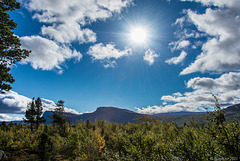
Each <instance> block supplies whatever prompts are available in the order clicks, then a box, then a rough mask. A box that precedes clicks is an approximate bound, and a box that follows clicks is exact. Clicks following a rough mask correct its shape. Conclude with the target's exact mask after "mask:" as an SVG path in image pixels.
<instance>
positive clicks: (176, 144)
mask: <svg viewBox="0 0 240 161" xmlns="http://www.w3.org/2000/svg"><path fill="white" fill-rule="evenodd" d="M30 105H31V103H30V104H29V108H30V107H31V106H30ZM61 105H62V104H60V105H59V108H58V109H57V111H55V113H54V114H53V116H52V119H53V122H52V124H51V125H44V124H39V126H37V125H36V124H32V126H31V125H30V124H29V122H28V124H13V123H10V124H8V125H7V124H6V123H4V122H3V123H2V124H1V126H0V149H1V150H3V151H4V152H5V153H6V155H7V157H8V158H7V159H6V160H11V161H36V160H39V161H61V160H66V161H67V160H70V161H74V160H76V161H78V160H79V161H80V160H106V161H108V160H109V161H111V160H112V161H116V160H136V161H148V160H154V161H155V160H156V161H159V160H239V159H240V124H239V121H237V120H228V121H226V119H225V111H224V110H223V109H221V108H220V106H219V104H218V102H217V101H216V107H215V111H210V112H208V114H207V115H205V119H206V120H207V123H205V124H200V123H198V122H197V121H194V120H192V121H191V122H190V123H187V124H184V126H178V125H177V124H176V123H175V122H170V123H167V122H166V121H164V120H163V121H159V120H156V119H155V118H152V117H139V118H137V123H125V124H118V123H113V122H105V121H103V120H95V122H90V121H89V120H88V121H85V122H82V121H79V122H78V124H75V125H71V124H69V123H68V121H67V119H66V116H65V115H62V113H61V112H60V111H61V109H60V107H64V106H61ZM29 108H28V109H29ZM54 115H55V116H54ZM59 120H60V121H59ZM26 122H27V121H26Z"/></svg>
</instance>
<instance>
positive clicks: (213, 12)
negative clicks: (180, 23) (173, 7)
mask: <svg viewBox="0 0 240 161" xmlns="http://www.w3.org/2000/svg"><path fill="white" fill-rule="evenodd" d="M192 1H193V0H192ZM195 1H196V2H200V3H202V4H203V5H206V6H209V8H207V9H206V12H205V13H203V14H199V13H197V12H195V11H192V10H187V11H186V14H187V16H188V18H189V20H190V21H191V22H192V24H193V25H195V26H196V27H197V29H198V31H200V32H203V33H205V34H206V36H207V38H208V40H207V41H206V42H205V43H204V44H203V45H202V52H201V54H200V55H199V56H198V57H197V58H196V60H195V61H194V62H193V63H192V64H190V65H189V66H188V67H187V68H185V69H184V70H183V71H182V72H181V73H180V74H181V75H185V74H190V73H194V72H199V71H200V72H211V71H213V72H215V71H217V72H228V71H238V70H239V69H240V45H239V44H240V27H239V26H240V11H239V6H240V5H239V1H238V0H229V1H222V0H195ZM212 5H214V6H215V8H214V9H213V8H210V7H211V6H212Z"/></svg>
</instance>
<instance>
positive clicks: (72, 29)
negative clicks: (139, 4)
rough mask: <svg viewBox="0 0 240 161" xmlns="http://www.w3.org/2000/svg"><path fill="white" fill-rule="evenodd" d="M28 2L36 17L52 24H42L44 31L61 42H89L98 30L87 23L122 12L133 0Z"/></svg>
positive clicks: (93, 38) (30, 0)
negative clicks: (85, 26) (87, 25)
mask: <svg viewBox="0 0 240 161" xmlns="http://www.w3.org/2000/svg"><path fill="white" fill-rule="evenodd" d="M24 3H25V5H24V6H25V7H26V8H27V9H28V10H29V11H31V12H32V13H33V18H35V19H37V20H39V22H43V23H46V24H48V25H47V26H45V25H43V27H42V34H43V35H46V36H50V37H51V38H53V39H54V40H55V41H58V42H61V43H70V42H73V41H77V42H78V43H88V42H95V41H96V34H95V33H94V32H93V31H92V30H90V29H88V28H83V26H84V25H86V24H89V23H91V22H94V21H96V20H105V19H107V18H109V17H111V16H112V15H113V14H114V13H120V12H121V10H122V8H124V7H127V6H129V5H130V4H131V0H80V1H79V0H71V1H57V0H29V1H25V2H24Z"/></svg>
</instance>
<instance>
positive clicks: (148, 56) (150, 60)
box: [143, 49, 159, 65]
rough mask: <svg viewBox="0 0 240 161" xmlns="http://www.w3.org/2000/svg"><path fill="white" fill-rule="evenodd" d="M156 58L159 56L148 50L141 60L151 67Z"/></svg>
mask: <svg viewBox="0 0 240 161" xmlns="http://www.w3.org/2000/svg"><path fill="white" fill-rule="evenodd" d="M158 57H159V55H158V54H156V53H155V51H153V50H151V49H148V50H147V51H146V52H145V54H144V56H143V60H144V61H146V62H147V63H148V64H149V65H153V64H154V62H155V59H156V58H158Z"/></svg>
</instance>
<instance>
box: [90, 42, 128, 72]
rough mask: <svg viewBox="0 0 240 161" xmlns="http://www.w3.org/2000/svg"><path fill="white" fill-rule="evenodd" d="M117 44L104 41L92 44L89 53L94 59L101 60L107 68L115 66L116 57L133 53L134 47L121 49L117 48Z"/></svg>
mask: <svg viewBox="0 0 240 161" xmlns="http://www.w3.org/2000/svg"><path fill="white" fill-rule="evenodd" d="M115 46H116V45H114V44H106V45H103V44H102V43H99V44H95V45H93V46H91V47H90V48H89V51H88V52H87V53H88V55H91V56H92V59H93V60H99V61H101V62H102V63H103V64H104V67H105V68H108V67H115V65H116V61H115V60H116V59H119V58H121V57H123V56H129V55H131V54H132V49H129V48H128V49H125V50H122V51H121V50H119V49H116V48H115Z"/></svg>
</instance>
